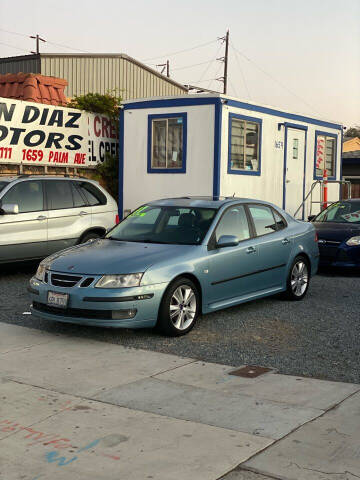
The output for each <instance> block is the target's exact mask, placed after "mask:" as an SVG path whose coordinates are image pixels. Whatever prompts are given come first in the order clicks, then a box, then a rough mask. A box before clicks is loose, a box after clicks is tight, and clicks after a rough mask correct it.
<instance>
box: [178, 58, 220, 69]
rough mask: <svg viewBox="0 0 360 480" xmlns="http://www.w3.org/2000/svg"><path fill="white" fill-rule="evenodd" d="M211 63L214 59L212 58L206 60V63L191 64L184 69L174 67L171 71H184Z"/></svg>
mask: <svg viewBox="0 0 360 480" xmlns="http://www.w3.org/2000/svg"><path fill="white" fill-rule="evenodd" d="M213 61H214V59H213V58H212V59H211V60H207V61H206V62H200V63H193V64H192V65H186V66H185V67H176V68H173V70H185V69H186V68H192V67H197V66H198V65H205V64H206V63H211V62H213Z"/></svg>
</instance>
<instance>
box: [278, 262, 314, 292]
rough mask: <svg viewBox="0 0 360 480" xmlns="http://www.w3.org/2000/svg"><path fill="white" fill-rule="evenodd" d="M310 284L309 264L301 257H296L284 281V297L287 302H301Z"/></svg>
mask: <svg viewBox="0 0 360 480" xmlns="http://www.w3.org/2000/svg"><path fill="white" fill-rule="evenodd" d="M309 284H310V263H309V261H308V260H307V258H305V257H304V256H302V255H299V256H297V257H296V258H295V259H294V261H293V262H292V264H291V267H290V269H289V274H288V277H287V280H286V291H285V292H284V293H285V295H284V297H285V298H286V299H287V300H294V301H298V300H302V299H303V298H304V297H305V295H306V293H307V291H308V289H309Z"/></svg>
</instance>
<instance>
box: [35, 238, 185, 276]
mask: <svg viewBox="0 0 360 480" xmlns="http://www.w3.org/2000/svg"><path fill="white" fill-rule="evenodd" d="M192 248H194V246H193V245H163V244H156V243H137V242H122V241H117V240H107V239H102V240H95V241H92V242H88V243H84V244H82V245H77V246H75V247H71V248H68V249H66V250H62V251H61V252H58V253H55V254H54V255H51V256H50V257H47V258H46V259H45V260H44V262H46V263H49V265H50V267H49V268H50V270H52V271H56V272H63V273H80V274H84V275H104V274H120V273H137V272H145V271H146V270H147V269H148V268H149V267H150V266H151V265H153V264H154V263H159V262H162V261H164V260H170V259H171V261H173V260H174V259H175V258H176V257H178V256H183V255H184V254H185V253H186V252H189V251H190V249H192Z"/></svg>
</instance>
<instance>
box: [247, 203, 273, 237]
mask: <svg viewBox="0 0 360 480" xmlns="http://www.w3.org/2000/svg"><path fill="white" fill-rule="evenodd" d="M249 210H250V213H251V216H252V219H253V222H254V226H255V230H256V234H257V236H258V237H260V236H261V235H266V234H267V233H271V232H274V231H275V230H277V226H276V223H275V220H274V216H273V212H272V209H271V208H270V207H266V206H264V205H249Z"/></svg>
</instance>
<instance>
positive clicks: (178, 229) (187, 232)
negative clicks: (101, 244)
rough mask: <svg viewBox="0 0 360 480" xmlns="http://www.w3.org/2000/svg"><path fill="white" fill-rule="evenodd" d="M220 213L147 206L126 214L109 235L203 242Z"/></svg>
mask: <svg viewBox="0 0 360 480" xmlns="http://www.w3.org/2000/svg"><path fill="white" fill-rule="evenodd" d="M216 212H217V210H216V209H214V208H193V207H170V206H161V207H160V206H156V205H145V206H142V207H140V208H138V209H137V210H135V211H134V212H133V213H131V214H130V215H129V216H128V217H126V218H125V219H124V220H123V221H122V222H121V223H120V224H119V225H117V226H116V227H115V228H114V229H113V230H111V232H109V234H108V235H107V236H106V238H109V239H112V240H122V241H126V242H146V243H167V244H182V245H199V244H200V243H201V242H202V241H203V239H204V237H205V235H206V233H207V231H208V230H209V227H210V225H211V223H212V221H213V219H214V217H215V214H216Z"/></svg>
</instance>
